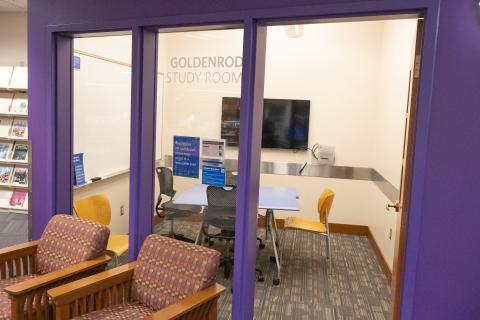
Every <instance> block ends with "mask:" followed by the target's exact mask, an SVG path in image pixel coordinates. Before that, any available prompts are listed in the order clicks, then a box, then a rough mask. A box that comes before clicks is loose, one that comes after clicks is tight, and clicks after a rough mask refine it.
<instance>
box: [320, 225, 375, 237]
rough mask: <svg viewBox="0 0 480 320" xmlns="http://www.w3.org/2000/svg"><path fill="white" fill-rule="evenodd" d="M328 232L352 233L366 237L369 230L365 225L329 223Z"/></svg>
mask: <svg viewBox="0 0 480 320" xmlns="http://www.w3.org/2000/svg"><path fill="white" fill-rule="evenodd" d="M329 227H330V232H332V233H344V234H352V235H356V236H366V237H368V235H369V233H370V231H369V230H368V227H367V226H361V225H355V224H342V223H330V224H329Z"/></svg>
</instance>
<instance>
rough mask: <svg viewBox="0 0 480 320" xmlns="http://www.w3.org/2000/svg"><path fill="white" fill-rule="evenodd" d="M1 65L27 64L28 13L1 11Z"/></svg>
mask: <svg viewBox="0 0 480 320" xmlns="http://www.w3.org/2000/svg"><path fill="white" fill-rule="evenodd" d="M0 48H1V49H0V66H26V65H27V14H26V13H19V12H0Z"/></svg>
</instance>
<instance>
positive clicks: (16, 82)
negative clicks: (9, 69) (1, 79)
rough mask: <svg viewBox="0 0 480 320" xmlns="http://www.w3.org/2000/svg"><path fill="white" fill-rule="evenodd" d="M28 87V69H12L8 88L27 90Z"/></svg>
mask: <svg viewBox="0 0 480 320" xmlns="http://www.w3.org/2000/svg"><path fill="white" fill-rule="evenodd" d="M27 87H28V69H27V67H14V68H13V73H12V79H10V88H15V89H25V90H26V89H27Z"/></svg>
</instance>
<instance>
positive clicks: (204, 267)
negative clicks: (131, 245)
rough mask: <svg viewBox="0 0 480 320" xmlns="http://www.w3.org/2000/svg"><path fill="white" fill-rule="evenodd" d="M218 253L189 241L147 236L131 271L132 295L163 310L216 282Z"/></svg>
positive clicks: (148, 304) (156, 308) (136, 299)
mask: <svg viewBox="0 0 480 320" xmlns="http://www.w3.org/2000/svg"><path fill="white" fill-rule="evenodd" d="M219 263H220V253H219V252H218V251H215V250H211V249H207V248H204V247H201V246H197V245H194V244H191V243H186V242H182V241H178V240H174V239H171V238H166V237H162V236H159V235H150V236H148V237H147V239H146V240H145V242H144V243H143V246H142V249H141V250H140V254H139V256H138V259H137V267H136V268H135V271H134V273H133V281H132V297H133V299H134V300H135V301H139V302H140V303H142V304H144V305H146V306H148V307H150V308H152V309H154V310H159V309H162V308H164V307H166V306H168V305H170V304H172V303H175V302H177V301H178V300H180V299H183V298H185V297H187V296H188V295H190V294H192V293H195V292H197V291H200V290H202V289H205V288H207V287H209V286H211V285H213V284H214V283H215V276H216V274H217V269H218V265H219Z"/></svg>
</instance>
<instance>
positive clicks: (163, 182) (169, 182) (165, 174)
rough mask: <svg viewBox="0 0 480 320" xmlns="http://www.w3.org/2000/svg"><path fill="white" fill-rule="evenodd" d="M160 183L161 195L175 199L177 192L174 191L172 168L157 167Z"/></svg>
mask: <svg viewBox="0 0 480 320" xmlns="http://www.w3.org/2000/svg"><path fill="white" fill-rule="evenodd" d="M156 171H157V177H158V183H159V184H160V194H164V195H166V196H169V197H170V198H173V196H175V193H176V191H175V190H174V189H173V173H172V170H171V169H170V168H167V167H157V168H156Z"/></svg>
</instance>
